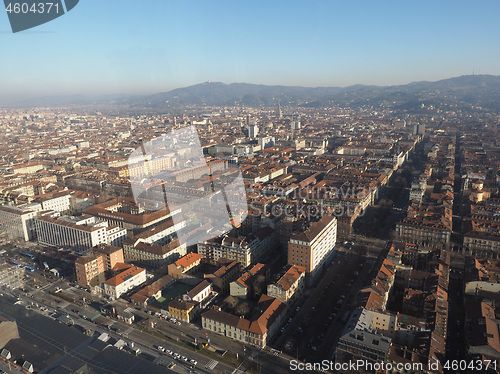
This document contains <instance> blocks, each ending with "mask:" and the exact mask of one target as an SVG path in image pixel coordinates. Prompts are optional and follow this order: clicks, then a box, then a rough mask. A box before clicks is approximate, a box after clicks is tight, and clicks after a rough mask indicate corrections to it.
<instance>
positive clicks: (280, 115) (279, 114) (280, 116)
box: [276, 101, 283, 119]
mask: <svg viewBox="0 0 500 374" xmlns="http://www.w3.org/2000/svg"><path fill="white" fill-rule="evenodd" d="M276 117H278V118H279V119H281V118H283V112H282V111H281V102H280V101H278V108H276Z"/></svg>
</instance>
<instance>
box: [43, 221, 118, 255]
mask: <svg viewBox="0 0 500 374" xmlns="http://www.w3.org/2000/svg"><path fill="white" fill-rule="evenodd" d="M35 226H36V232H37V240H38V243H40V244H43V245H49V246H57V247H62V248H69V249H72V250H74V251H75V252H77V253H78V254H84V253H86V252H88V251H89V250H90V249H91V248H92V247H95V246H97V245H99V244H111V245H114V246H117V247H120V246H121V245H122V243H123V241H124V240H125V239H126V237H127V230H125V229H123V228H120V227H116V226H108V223H107V222H105V221H98V220H96V219H95V217H92V216H87V215H82V216H79V217H75V216H65V217H58V216H57V215H42V216H37V217H36V219H35Z"/></svg>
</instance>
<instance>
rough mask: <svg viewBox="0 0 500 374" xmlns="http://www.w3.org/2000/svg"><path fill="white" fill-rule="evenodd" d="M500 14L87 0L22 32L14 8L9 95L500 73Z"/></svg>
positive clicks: (5, 28) (482, 8) (473, 6)
mask: <svg viewBox="0 0 500 374" xmlns="http://www.w3.org/2000/svg"><path fill="white" fill-rule="evenodd" d="M499 14H500V2H499V1H496V0H494V1H481V2H477V3H472V2H470V1H457V0H455V1H447V0H441V1H435V0H434V1H422V0H421V1H412V2H409V1H401V0H399V1H383V0H377V1H373V0H371V1H356V0H351V1H345V0H343V1H333V0H332V1H330V0H321V1H318V0H308V1H305V0H303V1H281V0H275V1H272V0H271V1H245V2H243V1H239V0H231V1H216V0H214V1H207V0H205V1H190V0H181V1H170V0H127V1H124V0H120V1H118V0H80V3H79V4H78V6H77V7H75V8H74V9H73V10H72V11H71V12H69V13H67V14H66V15H64V16H62V17H60V18H58V19H56V20H54V21H52V22H50V23H47V24H45V25H42V26H39V27H37V28H34V29H31V30H28V31H24V32H20V33H16V34H12V32H11V30H10V25H9V23H8V19H7V14H6V13H5V12H4V10H3V9H2V12H0V45H1V48H2V51H1V54H0V57H1V59H0V66H1V67H2V69H1V70H0V100H5V99H6V98H11V99H12V98H17V97H36V96H44V95H58V94H79V93H81V94H108V93H141V94H148V93H155V92H161V91H168V90H171V89H173V88H177V87H183V86H188V85H192V84H196V83H201V82H204V81H207V80H211V81H221V82H224V83H232V82H249V83H262V84H269V85H272V84H283V85H302V86H348V85H352V84H357V83H361V84H379V85H393V84H405V83H409V82H412V81H418V80H439V79H443V78H448V77H453V76H459V75H465V74H471V73H472V71H473V69H475V72H476V73H478V72H480V73H481V74H495V75H500V22H498V15H499ZM0 104H1V102H0Z"/></svg>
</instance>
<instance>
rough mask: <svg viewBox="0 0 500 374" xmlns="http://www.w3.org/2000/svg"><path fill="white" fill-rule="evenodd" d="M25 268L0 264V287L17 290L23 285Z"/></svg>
mask: <svg viewBox="0 0 500 374" xmlns="http://www.w3.org/2000/svg"><path fill="white" fill-rule="evenodd" d="M24 272H25V269H24V267H19V266H17V265H11V264H7V263H5V264H0V287H7V288H10V289H16V288H19V287H21V286H22V285H23V278H24Z"/></svg>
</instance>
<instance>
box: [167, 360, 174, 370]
mask: <svg viewBox="0 0 500 374" xmlns="http://www.w3.org/2000/svg"><path fill="white" fill-rule="evenodd" d="M174 367H175V362H174V361H172V362H171V363H170V364H169V365H168V368H169V369H173V368H174Z"/></svg>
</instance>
